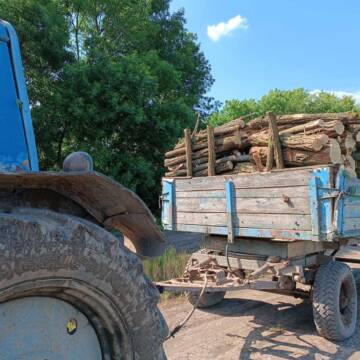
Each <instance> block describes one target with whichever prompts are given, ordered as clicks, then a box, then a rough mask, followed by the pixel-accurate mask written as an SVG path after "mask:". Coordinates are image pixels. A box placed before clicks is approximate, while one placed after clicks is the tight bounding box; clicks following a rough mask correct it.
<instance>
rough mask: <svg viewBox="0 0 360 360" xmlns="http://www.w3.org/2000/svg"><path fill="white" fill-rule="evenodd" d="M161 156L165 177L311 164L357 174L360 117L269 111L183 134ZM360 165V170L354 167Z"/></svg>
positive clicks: (187, 130) (347, 114) (265, 169)
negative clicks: (277, 114) (172, 147)
mask: <svg viewBox="0 0 360 360" xmlns="http://www.w3.org/2000/svg"><path fill="white" fill-rule="evenodd" d="M184 135H185V136H184V139H182V140H181V141H180V142H179V143H178V144H177V145H176V146H175V148H174V149H173V150H171V151H169V152H167V153H166V154H165V167H166V169H167V172H166V174H165V175H166V176H167V177H178V176H208V175H209V176H212V175H217V174H233V173H244V172H245V173H246V172H255V171H269V170H271V169H273V168H283V167H298V166H310V165H327V164H337V165H344V166H345V167H346V168H348V169H349V170H351V171H356V170H358V169H359V174H360V151H359V153H358V152H357V148H359V149H360V117H359V116H358V115H357V114H356V113H352V112H347V113H331V114H293V115H281V116H275V115H274V114H273V113H268V114H267V115H266V116H263V117H259V118H256V119H253V120H251V121H249V122H248V123H247V124H245V122H244V120H243V119H242V118H239V119H236V120H233V121H231V122H229V123H227V124H224V125H222V126H219V127H216V128H212V127H210V126H208V127H207V129H205V130H201V131H199V132H197V133H193V134H191V132H190V130H189V129H185V131H184ZM357 165H359V166H357Z"/></svg>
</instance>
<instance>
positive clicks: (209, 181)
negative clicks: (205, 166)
mask: <svg viewBox="0 0 360 360" xmlns="http://www.w3.org/2000/svg"><path fill="white" fill-rule="evenodd" d="M310 174H311V170H307V169H300V170H294V171H291V172H288V171H277V172H270V173H252V174H244V175H236V176H230V175H228V176H210V177H198V178H192V179H187V178H184V179H180V178H177V179H176V180H175V186H176V191H198V190H204V189H206V190H223V189H224V188H225V182H226V181H227V180H230V179H231V180H232V181H233V183H234V186H235V188H236V189H248V188H274V187H288V186H289V185H291V186H306V185H307V184H308V181H309V177H310Z"/></svg>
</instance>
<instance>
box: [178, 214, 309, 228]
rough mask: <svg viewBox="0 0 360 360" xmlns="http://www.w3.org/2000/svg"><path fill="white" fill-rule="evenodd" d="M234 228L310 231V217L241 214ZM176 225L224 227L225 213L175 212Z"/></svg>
mask: <svg viewBox="0 0 360 360" xmlns="http://www.w3.org/2000/svg"><path fill="white" fill-rule="evenodd" d="M234 222H235V224H234V225H235V226H236V227H239V228H254V229H284V230H311V220H310V215H283V214H241V215H240V216H237V214H236V216H235V218H234ZM175 223H176V224H192V225H208V226H226V224H227V218H226V213H191V212H177V213H176V219H175Z"/></svg>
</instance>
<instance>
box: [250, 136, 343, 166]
mask: <svg viewBox="0 0 360 360" xmlns="http://www.w3.org/2000/svg"><path fill="white" fill-rule="evenodd" d="M331 140H333V139H330V143H329V145H328V146H327V147H326V148H324V149H323V150H321V151H318V152H312V151H306V150H298V149H290V148H283V150H282V154H283V158H284V162H285V164H286V165H288V166H310V165H327V164H342V163H343V158H342V156H341V150H340V146H339V143H338V142H336V140H334V141H335V142H333V141H331ZM267 153H268V149H267V147H256V146H254V147H252V148H251V149H250V156H251V157H252V159H254V157H255V158H256V157H257V156H259V157H260V159H261V160H262V161H263V162H264V161H266V158H267ZM254 161H255V159H254Z"/></svg>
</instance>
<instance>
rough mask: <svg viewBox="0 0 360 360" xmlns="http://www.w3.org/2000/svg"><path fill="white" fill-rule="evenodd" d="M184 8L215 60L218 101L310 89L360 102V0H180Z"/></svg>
mask: <svg viewBox="0 0 360 360" xmlns="http://www.w3.org/2000/svg"><path fill="white" fill-rule="evenodd" d="M180 8H184V9H185V17H186V19H187V25H186V26H187V28H188V30H189V31H191V32H194V33H196V34H197V36H198V40H199V42H200V44H201V50H202V51H203V52H204V54H205V57H206V58H207V59H208V61H209V62H210V64H211V67H212V74H213V77H214V78H215V84H214V85H213V87H212V89H211V91H210V93H209V95H211V96H213V97H214V98H215V99H216V100H220V101H221V102H224V101H225V100H229V99H245V98H255V99H258V98H260V97H261V96H263V95H265V94H266V93H267V92H268V91H269V90H270V89H273V88H278V89H293V88H298V87H303V88H305V89H307V90H309V91H318V90H325V91H331V92H335V93H336V94H338V95H343V94H349V95H352V96H354V98H355V99H356V100H357V102H359V103H360V1H359V0H346V1H345V0H343V1H341V0H173V1H172V3H171V10H173V11H175V10H177V9H180Z"/></svg>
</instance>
